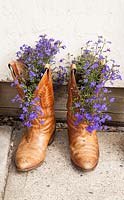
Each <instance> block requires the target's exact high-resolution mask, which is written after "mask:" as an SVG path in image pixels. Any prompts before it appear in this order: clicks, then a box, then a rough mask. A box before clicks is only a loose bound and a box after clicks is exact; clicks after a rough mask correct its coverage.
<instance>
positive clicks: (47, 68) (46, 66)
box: [44, 64, 50, 80]
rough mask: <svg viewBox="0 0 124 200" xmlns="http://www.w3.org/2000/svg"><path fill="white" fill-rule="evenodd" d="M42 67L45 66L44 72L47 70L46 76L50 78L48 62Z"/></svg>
mask: <svg viewBox="0 0 124 200" xmlns="http://www.w3.org/2000/svg"><path fill="white" fill-rule="evenodd" d="M44 68H45V72H47V76H48V80H49V78H50V77H49V76H50V74H49V71H50V64H46V65H45V67H44Z"/></svg>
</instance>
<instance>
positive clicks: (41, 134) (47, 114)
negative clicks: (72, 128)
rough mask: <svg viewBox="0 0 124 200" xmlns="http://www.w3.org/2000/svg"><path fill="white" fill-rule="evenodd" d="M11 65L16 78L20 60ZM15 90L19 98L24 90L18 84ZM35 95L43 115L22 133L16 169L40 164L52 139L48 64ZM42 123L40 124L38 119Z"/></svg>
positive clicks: (50, 75)
mask: <svg viewBox="0 0 124 200" xmlns="http://www.w3.org/2000/svg"><path fill="white" fill-rule="evenodd" d="M9 67H11V71H12V75H13V78H14V79H15V80H16V78H17V77H18V74H19V67H21V65H20V62H18V61H16V62H12V63H10V64H9ZM17 90H18V92H19V95H20V97H21V98H23V96H24V92H23V90H22V88H21V86H20V85H19V84H17ZM34 96H35V97H39V98H40V101H39V103H38V105H41V108H42V110H43V115H39V116H38V118H37V119H34V120H33V122H32V127H31V128H28V129H27V131H26V132H25V133H24V135H23V137H22V139H21V141H20V144H19V146H18V148H17V151H16V156H15V163H16V166H17V170H19V171H28V170H31V169H35V168H36V167H38V166H40V165H41V163H42V162H43V160H44V159H45V155H46V150H47V146H48V144H50V143H51V142H52V140H53V136H54V132H55V113H54V94H53V85H52V74H51V70H50V67H49V65H47V66H46V71H45V73H44V75H43V77H42V79H41V81H40V83H39V85H38V89H37V90H36V91H35V92H34ZM41 120H43V121H44V123H43V124H41V123H40V121H41Z"/></svg>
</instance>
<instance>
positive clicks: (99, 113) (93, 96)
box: [73, 36, 121, 132]
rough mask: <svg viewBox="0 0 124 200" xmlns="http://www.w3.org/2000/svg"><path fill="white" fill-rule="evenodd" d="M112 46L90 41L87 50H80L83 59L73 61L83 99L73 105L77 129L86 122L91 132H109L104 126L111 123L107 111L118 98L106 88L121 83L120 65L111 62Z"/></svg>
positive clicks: (100, 41) (103, 42)
mask: <svg viewBox="0 0 124 200" xmlns="http://www.w3.org/2000/svg"><path fill="white" fill-rule="evenodd" d="M109 45H110V42H109V41H106V40H105V39H104V38H103V37H102V36H99V37H98V40H97V41H96V42H95V43H94V42H93V41H91V40H90V41H88V42H87V43H86V47H85V48H81V49H82V53H81V55H80V56H78V57H77V59H75V60H74V61H73V62H75V63H76V66H77V73H76V79H77V85H78V88H79V95H80V101H79V100H76V99H75V100H74V104H73V109H74V111H75V112H74V113H75V118H76V121H75V125H78V124H79V123H82V122H84V123H86V124H87V125H88V127H87V130H88V131H89V132H92V131H93V130H94V129H95V130H102V129H104V128H106V126H103V124H104V123H105V121H106V120H111V116H109V115H108V114H107V110H108V106H109V104H110V103H113V102H114V100H115V98H114V97H111V98H110V97H108V93H110V92H111V90H110V89H107V88H106V87H105V83H106V82H107V81H109V82H110V83H111V84H113V81H114V80H117V79H119V80H121V76H120V73H119V69H118V67H119V65H117V64H116V63H115V61H114V60H110V59H109V55H108V53H109V52H110V47H108V46H109ZM106 46H107V47H106Z"/></svg>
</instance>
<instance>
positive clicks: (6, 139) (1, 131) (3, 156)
mask: <svg viewBox="0 0 124 200" xmlns="http://www.w3.org/2000/svg"><path fill="white" fill-rule="evenodd" d="M11 133H12V128H11V127H10V126H0V200H2V199H3V196H4V187H5V184H6V177H7V173H8V153H9V148H10V139H11Z"/></svg>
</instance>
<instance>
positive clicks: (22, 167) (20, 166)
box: [15, 158, 34, 171]
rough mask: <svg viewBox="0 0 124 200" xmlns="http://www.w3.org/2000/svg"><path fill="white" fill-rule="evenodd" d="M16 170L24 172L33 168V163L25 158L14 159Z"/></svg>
mask: <svg viewBox="0 0 124 200" xmlns="http://www.w3.org/2000/svg"><path fill="white" fill-rule="evenodd" d="M15 163H16V167H17V170H19V171H26V170H29V169H31V168H32V167H33V165H34V164H33V163H32V162H31V161H30V160H29V159H27V158H20V159H16V161H15Z"/></svg>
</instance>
